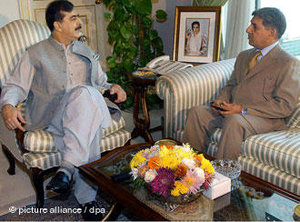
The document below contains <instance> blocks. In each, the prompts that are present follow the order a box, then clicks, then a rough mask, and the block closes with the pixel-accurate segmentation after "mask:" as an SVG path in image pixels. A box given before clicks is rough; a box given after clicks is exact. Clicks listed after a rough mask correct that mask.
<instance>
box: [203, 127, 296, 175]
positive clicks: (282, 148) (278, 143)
mask: <svg viewBox="0 0 300 222" xmlns="http://www.w3.org/2000/svg"><path fill="white" fill-rule="evenodd" d="M221 132H222V131H221V129H217V130H216V131H215V132H214V133H213V135H212V136H211V141H212V143H211V144H210V145H209V151H208V152H209V153H208V154H210V155H213V156H214V155H215V154H216V151H217V143H218V141H219V139H220V137H221ZM241 155H242V156H245V157H249V158H251V159H253V160H257V161H259V162H261V163H264V164H265V165H269V166H271V167H275V168H277V169H279V170H281V171H284V172H287V173H288V174H290V175H293V176H295V177H297V178H300V129H298V128H294V129H292V128H290V129H288V130H282V131H276V132H271V133H265V134H258V135H253V136H250V137H248V138H247V139H246V140H245V142H244V143H243V146H242V151H241Z"/></svg>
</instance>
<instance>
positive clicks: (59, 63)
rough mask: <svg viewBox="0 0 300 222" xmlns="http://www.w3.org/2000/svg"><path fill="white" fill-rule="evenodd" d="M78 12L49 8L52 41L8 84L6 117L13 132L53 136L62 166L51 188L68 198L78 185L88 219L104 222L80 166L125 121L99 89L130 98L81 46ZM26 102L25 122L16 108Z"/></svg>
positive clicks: (34, 49)
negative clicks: (114, 123)
mask: <svg viewBox="0 0 300 222" xmlns="http://www.w3.org/2000/svg"><path fill="white" fill-rule="evenodd" d="M73 9H74V6H73V4H72V3H70V2H69V1H63V0H58V1H54V2H52V3H50V4H49V5H48V7H47V10H46V21H47V25H48V27H49V29H50V30H51V36H50V37H49V38H48V39H46V40H43V41H41V42H39V43H37V44H35V45H33V46H31V47H29V48H28V49H27V50H26V52H25V53H24V55H23V56H22V58H21V59H20V61H19V63H18V65H17V66H16V68H15V70H14V73H13V75H12V77H11V78H10V79H9V80H8V81H7V82H6V83H5V84H4V86H3V88H2V94H1V105H2V115H3V119H4V121H5V125H6V127H7V128H8V129H9V130H14V129H16V128H18V129H20V130H22V131H25V129H26V130H38V129H44V130H46V131H48V132H50V133H51V134H52V135H53V137H54V139H55V145H56V147H57V148H58V149H59V151H60V153H61V154H62V164H61V167H60V168H59V170H58V172H57V173H56V175H55V176H54V177H53V178H52V180H51V181H50V183H49V184H48V185H47V189H49V190H53V191H55V192H58V193H65V192H66V191H67V190H68V189H70V185H71V181H72V180H74V181H75V185H74V186H75V191H74V193H75V197H76V199H77V201H78V202H79V204H81V206H82V207H83V208H84V209H83V210H82V214H83V217H84V219H87V220H95V219H96V220H101V214H100V213H99V214H98V215H97V213H96V214H93V212H95V211H96V209H93V211H90V209H92V208H96V207H98V205H97V202H95V197H96V194H97V190H96V189H95V187H93V186H92V185H90V184H89V183H88V182H87V181H85V179H84V178H82V177H81V175H79V173H78V169H77V168H76V167H77V166H80V165H82V164H85V163H87V162H90V161H93V160H95V159H97V158H99V157H100V149H99V144H100V140H101V136H102V129H103V128H106V127H108V126H109V125H110V124H111V119H112V118H113V119H116V120H118V118H120V112H119V110H118V108H117V106H116V105H115V104H113V103H111V102H109V101H108V100H105V99H104V98H103V96H102V94H101V93H100V92H99V89H100V88H103V89H110V93H111V94H117V99H116V101H115V102H117V103H118V102H123V101H125V100H126V93H125V92H124V90H123V89H122V88H121V87H120V86H119V85H115V84H109V83H107V76H106V74H105V73H104V72H103V71H102V69H101V66H100V64H99V61H98V60H99V55H97V54H95V53H94V52H93V51H92V50H91V49H90V48H89V47H87V46H86V45H85V44H84V43H82V42H79V41H76V40H77V39H78V38H79V37H80V35H81V27H82V22H81V20H80V19H79V17H78V15H77V13H76V11H75V10H73ZM25 99H26V115H25V118H23V116H22V114H21V112H20V111H18V110H17V109H16V108H15V106H16V105H17V104H18V103H19V102H22V101H23V100H25ZM111 110H112V111H113V114H112V115H111V114H110V111H111ZM25 120H26V121H25ZM22 124H25V126H24V127H23V126H22Z"/></svg>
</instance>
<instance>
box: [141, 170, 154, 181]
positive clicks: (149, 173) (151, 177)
mask: <svg viewBox="0 0 300 222" xmlns="http://www.w3.org/2000/svg"><path fill="white" fill-rule="evenodd" d="M156 175H157V173H156V171H155V170H152V169H150V170H148V171H147V172H146V173H145V178H144V180H145V181H146V183H150V182H152V180H154V179H155V177H156Z"/></svg>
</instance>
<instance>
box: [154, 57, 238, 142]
mask: <svg viewBox="0 0 300 222" xmlns="http://www.w3.org/2000/svg"><path fill="white" fill-rule="evenodd" d="M234 62H235V59H228V60H224V61H220V62H214V63H210V64H205V65H200V66H196V67H193V68H189V69H185V70H179V71H176V72H174V73H172V74H169V75H164V76H161V77H159V78H158V80H157V81H156V93H157V95H158V96H159V97H160V98H161V99H162V100H164V135H165V136H166V137H167V138H169V137H170V138H173V139H176V140H179V141H181V138H180V137H179V136H178V134H177V132H178V131H181V130H183V128H184V126H185V119H186V115H187V111H188V110H189V109H190V108H191V107H193V106H198V105H208V104H209V102H210V101H212V100H214V99H215V98H216V97H217V95H218V94H219V93H220V91H221V89H222V87H223V86H224V85H225V83H226V81H227V80H228V79H229V77H230V75H231V73H232V71H233V67H234Z"/></svg>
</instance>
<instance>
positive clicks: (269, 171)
mask: <svg viewBox="0 0 300 222" xmlns="http://www.w3.org/2000/svg"><path fill="white" fill-rule="evenodd" d="M239 162H240V163H241V165H242V169H243V170H244V171H246V172H247V173H249V174H252V175H254V176H256V177H258V178H261V179H262V180H265V181H268V182H269V183H272V184H274V185H277V186H279V187H281V188H283V189H286V190H288V191H290V192H292V193H295V194H296V195H300V179H298V178H296V177H293V176H291V175H289V174H287V173H285V172H282V171H281V170H278V169H276V168H274V167H271V166H268V165H266V164H264V163H261V162H259V161H257V160H253V159H251V158H248V157H242V156H240V157H239Z"/></svg>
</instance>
